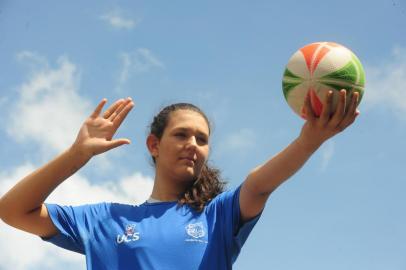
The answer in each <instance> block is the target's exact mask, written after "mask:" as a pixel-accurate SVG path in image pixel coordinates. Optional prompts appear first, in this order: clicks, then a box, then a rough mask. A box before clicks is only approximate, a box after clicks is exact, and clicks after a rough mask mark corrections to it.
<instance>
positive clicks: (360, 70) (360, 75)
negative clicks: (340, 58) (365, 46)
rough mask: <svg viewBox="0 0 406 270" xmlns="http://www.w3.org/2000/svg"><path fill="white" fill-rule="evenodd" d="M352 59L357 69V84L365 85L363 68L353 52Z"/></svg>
mask: <svg viewBox="0 0 406 270" xmlns="http://www.w3.org/2000/svg"><path fill="white" fill-rule="evenodd" d="M352 60H353V61H354V63H355V65H356V66H357V69H358V83H357V84H358V85H361V86H364V85H365V71H364V68H363V66H362V64H361V62H360V61H359V59H358V57H356V56H355V55H354V54H353V55H352Z"/></svg>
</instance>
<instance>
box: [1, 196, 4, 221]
mask: <svg viewBox="0 0 406 270" xmlns="http://www.w3.org/2000/svg"><path fill="white" fill-rule="evenodd" d="M3 201H4V200H3V197H1V198H0V219H1V220H3V221H4V222H5V207H4V202H3Z"/></svg>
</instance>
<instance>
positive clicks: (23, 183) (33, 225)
mask: <svg viewBox="0 0 406 270" xmlns="http://www.w3.org/2000/svg"><path fill="white" fill-rule="evenodd" d="M106 102H107V101H106V100H105V99H103V100H102V101H101V102H100V104H99V105H98V106H97V108H96V109H95V111H94V112H93V113H92V115H91V116H90V117H89V118H88V119H86V121H85V122H84V124H83V125H82V127H81V129H80V131H79V134H78V136H77V138H76V141H75V143H74V144H73V145H72V146H71V147H69V148H68V149H67V150H66V151H64V152H63V153H62V154H60V155H59V156H57V157H56V158H54V159H53V160H51V161H50V162H49V163H47V164H45V165H44V166H42V167H41V168H39V169H37V170H36V171H34V172H32V173H31V174H29V175H28V176H26V177H24V178H23V179H22V180H20V181H19V182H18V183H17V184H16V185H15V186H14V187H13V188H12V189H11V190H9V191H8V192H7V193H6V194H5V195H4V196H3V197H2V198H0V218H1V219H2V220H3V221H4V222H5V223H7V224H9V225H10V226H13V227H15V228H17V229H20V230H23V231H26V232H29V233H33V234H36V235H38V236H42V237H50V236H53V235H55V234H56V233H57V229H56V227H55V226H54V224H53V223H52V221H51V219H50V217H49V215H48V211H47V209H46V207H45V205H44V201H45V199H46V198H47V197H48V196H49V195H50V194H51V192H52V191H53V190H54V189H55V188H56V187H57V186H58V185H59V184H61V183H62V182H63V181H64V180H66V179H67V178H69V177H70V176H71V175H73V174H74V173H75V172H76V171H78V170H79V169H80V168H81V167H82V166H84V165H85V164H86V163H87V162H88V161H89V160H90V159H91V158H92V157H93V156H94V155H97V154H101V153H103V152H106V151H108V150H110V149H113V148H116V147H118V146H120V145H123V144H129V143H130V141H129V140H128V139H115V140H113V139H112V138H113V135H114V134H115V132H116V131H117V129H118V127H119V126H120V125H121V123H122V121H123V120H124V119H125V117H126V116H127V114H128V112H129V111H130V110H131V109H132V107H133V105H134V103H133V102H132V101H131V99H129V98H128V99H126V100H122V99H121V100H118V101H117V102H115V103H114V104H113V105H111V106H110V108H108V109H107V110H106V111H105V113H104V114H103V116H100V113H101V110H102V108H103V106H104V104H105V103H106Z"/></svg>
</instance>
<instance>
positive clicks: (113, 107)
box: [103, 99, 124, 119]
mask: <svg viewBox="0 0 406 270" xmlns="http://www.w3.org/2000/svg"><path fill="white" fill-rule="evenodd" d="M123 102H124V99H119V100H117V101H116V102H114V103H113V104H112V105H111V106H110V107H109V108H108V109H107V110H106V111H105V112H104V114H103V118H105V119H109V118H110V117H111V116H112V115H113V114H114V112H115V111H116V110H117V108H118V107H119V106H120V105H121V104H122V103H123Z"/></svg>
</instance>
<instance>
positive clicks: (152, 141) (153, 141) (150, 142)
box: [146, 134, 159, 158]
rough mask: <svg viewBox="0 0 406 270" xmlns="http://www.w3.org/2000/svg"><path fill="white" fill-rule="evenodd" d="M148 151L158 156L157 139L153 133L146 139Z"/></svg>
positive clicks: (155, 156)
mask: <svg viewBox="0 0 406 270" xmlns="http://www.w3.org/2000/svg"><path fill="white" fill-rule="evenodd" d="M146 144H147V147H148V151H149V153H150V154H151V155H152V156H153V157H154V158H157V157H158V153H159V139H158V138H157V137H156V136H155V135H154V134H149V135H148V137H147V141H146Z"/></svg>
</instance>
